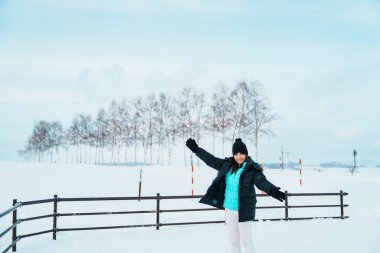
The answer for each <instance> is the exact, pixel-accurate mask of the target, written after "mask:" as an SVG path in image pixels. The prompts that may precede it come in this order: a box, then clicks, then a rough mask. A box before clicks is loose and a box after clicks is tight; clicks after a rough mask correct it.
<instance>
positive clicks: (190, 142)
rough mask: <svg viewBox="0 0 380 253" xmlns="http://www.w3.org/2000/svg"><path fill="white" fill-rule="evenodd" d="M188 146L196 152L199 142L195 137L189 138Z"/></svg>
mask: <svg viewBox="0 0 380 253" xmlns="http://www.w3.org/2000/svg"><path fill="white" fill-rule="evenodd" d="M186 146H187V147H188V148H189V149H190V150H191V151H192V152H193V153H196V152H197V150H198V144H197V143H196V142H195V140H194V139H191V138H189V139H187V141H186Z"/></svg>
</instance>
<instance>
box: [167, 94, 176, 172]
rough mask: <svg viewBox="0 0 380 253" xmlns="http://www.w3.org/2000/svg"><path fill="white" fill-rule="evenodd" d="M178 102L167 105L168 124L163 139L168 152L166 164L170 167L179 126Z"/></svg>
mask: <svg viewBox="0 0 380 253" xmlns="http://www.w3.org/2000/svg"><path fill="white" fill-rule="evenodd" d="M177 104H178V102H176V101H175V99H173V100H169V103H168V111H167V114H168V117H167V119H168V122H167V124H166V125H165V130H164V132H165V137H166V147H167V151H168V164H169V165H170V161H171V154H172V151H173V148H174V146H175V143H176V138H177V136H178V135H179V133H180V131H179V128H178V126H179V124H180V118H179V109H178V107H177Z"/></svg>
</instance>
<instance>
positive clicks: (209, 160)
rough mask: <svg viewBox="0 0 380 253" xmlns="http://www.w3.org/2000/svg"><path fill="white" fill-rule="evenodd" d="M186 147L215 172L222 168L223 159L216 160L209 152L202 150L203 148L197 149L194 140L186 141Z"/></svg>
mask: <svg viewBox="0 0 380 253" xmlns="http://www.w3.org/2000/svg"><path fill="white" fill-rule="evenodd" d="M186 146H187V147H188V148H189V149H190V150H191V151H192V152H193V153H195V155H196V156H198V157H199V158H200V159H201V160H202V161H204V162H205V163H206V164H207V165H208V166H210V167H212V168H214V169H216V170H219V169H220V168H221V167H222V164H223V162H224V159H221V158H217V157H215V156H213V155H212V154H210V153H209V152H207V151H206V150H204V149H203V148H200V147H198V144H197V143H196V142H195V140H194V139H188V140H187V141H186Z"/></svg>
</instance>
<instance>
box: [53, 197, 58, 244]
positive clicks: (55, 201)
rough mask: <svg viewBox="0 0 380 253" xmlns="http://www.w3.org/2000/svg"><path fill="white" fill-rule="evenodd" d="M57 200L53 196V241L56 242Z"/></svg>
mask: <svg viewBox="0 0 380 253" xmlns="http://www.w3.org/2000/svg"><path fill="white" fill-rule="evenodd" d="M57 206H58V198H57V195H54V211H53V240H57V235H56V234H57V209H58V207H57Z"/></svg>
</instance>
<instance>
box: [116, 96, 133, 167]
mask: <svg viewBox="0 0 380 253" xmlns="http://www.w3.org/2000/svg"><path fill="white" fill-rule="evenodd" d="M129 111H130V108H129V105H128V102H127V100H126V99H123V100H122V101H121V103H119V105H118V110H117V114H118V121H119V126H120V138H121V139H120V142H119V144H120V145H121V143H123V144H124V146H125V163H127V161H128V146H129V145H130V144H131V142H132V140H131V132H132V131H131V116H130V115H129ZM120 149H121V148H120V146H119V151H120ZM119 151H118V152H119Z"/></svg>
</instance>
